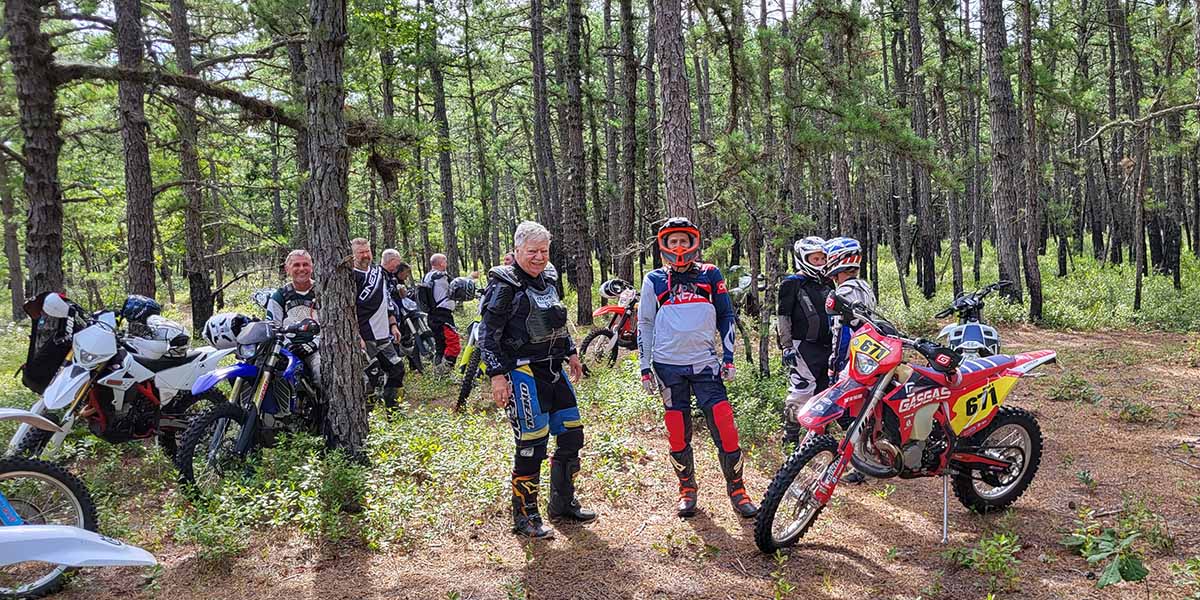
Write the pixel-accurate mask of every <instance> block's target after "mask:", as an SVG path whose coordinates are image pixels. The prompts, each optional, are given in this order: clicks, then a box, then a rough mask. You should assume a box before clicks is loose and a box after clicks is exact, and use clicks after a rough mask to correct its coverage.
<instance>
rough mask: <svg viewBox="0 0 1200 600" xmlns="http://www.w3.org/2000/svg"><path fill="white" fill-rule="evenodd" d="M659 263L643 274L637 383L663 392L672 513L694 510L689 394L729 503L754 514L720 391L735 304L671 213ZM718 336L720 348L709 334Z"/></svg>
mask: <svg viewBox="0 0 1200 600" xmlns="http://www.w3.org/2000/svg"><path fill="white" fill-rule="evenodd" d="M658 249H659V253H660V254H661V255H662V259H663V263H664V264H663V267H662V268H659V269H655V270H653V271H650V272H649V273H647V274H646V277H645V279H644V280H643V282H642V297H641V301H640V305H641V306H640V312H639V314H638V349H639V355H640V360H641V368H642V388H643V389H644V390H645V391H646V393H647V394H651V395H653V394H655V393H659V392H661V394H662V398H663V405H664V406H665V407H666V415H665V417H664V420H665V421H666V426H667V439H668V441H669V443H670V448H671V465H672V466H673V467H674V468H675V474H676V476H678V477H679V504H678V511H677V512H678V514H679V516H681V517H691V516H693V515H695V514H696V490H697V485H696V468H695V462H694V459H693V455H692V420H691V407H692V396H693V395H694V396H695V397H696V402H697V403H698V404H699V405H700V408H701V410H702V411H703V412H704V417H705V418H706V419H707V420H708V429H709V432H710V433H711V434H712V438H713V443H714V444H715V445H716V447H717V452H718V454H719V456H720V462H721V471H722V473H724V475H725V487H726V492H727V493H728V494H729V500H730V502H731V503H732V504H733V508H734V510H735V511H736V512H737V513H738V515H740V516H742V517H752V516H754V515H755V514H756V513H757V512H758V507H756V506H755V505H754V503H753V502H751V501H750V496H749V495H748V494H747V493H746V488H745V485H744V484H743V482H742V449H741V447H740V446H739V445H738V431H737V426H736V425H734V422H733V409H732V408H731V407H730V405H729V400H728V394H727V393H726V390H725V383H724V382H726V381H731V380H733V376H734V373H735V370H734V367H733V325H734V319H735V316H734V312H733V304H732V303H731V302H730V300H729V293H728V292H727V291H726V289H725V279H724V277H722V276H721V271H719V270H718V269H717V268H716V267H715V266H713V265H710V264H705V263H701V262H699V258H700V230H699V229H697V228H696V226H695V225H693V224H692V223H691V221H689V220H687V219H685V218H682V217H673V218H670V219H667V221H666V222H665V223H664V224H663V225H662V227H660V228H659V230H658ZM718 334H719V337H720V339H721V354H720V355H718V354H717V351H716V344H715V343H714V338H716V337H718Z"/></svg>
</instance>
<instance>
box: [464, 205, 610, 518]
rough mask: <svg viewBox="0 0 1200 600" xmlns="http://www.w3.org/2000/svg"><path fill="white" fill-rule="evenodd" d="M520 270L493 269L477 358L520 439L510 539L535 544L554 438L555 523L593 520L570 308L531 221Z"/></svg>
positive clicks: (516, 239)
mask: <svg viewBox="0 0 1200 600" xmlns="http://www.w3.org/2000/svg"><path fill="white" fill-rule="evenodd" d="M513 244H514V245H515V247H516V254H515V258H516V264H514V265H512V266H507V265H506V266H498V267H492V269H491V270H490V271H488V280H489V283H488V287H487V290H486V291H485V292H484V295H483V299H482V300H481V301H480V307H481V312H480V320H479V352H480V357H481V358H482V359H483V364H484V365H485V367H486V371H487V375H488V376H489V377H491V379H492V400H493V401H495V403H496V406H498V407H501V408H506V409H507V411H508V418H509V422H510V423H511V424H512V428H513V435H514V437H515V439H516V452H515V456H514V457H513V471H512V514H513V532H514V533H516V534H518V535H521V536H526V537H531V538H544V537H549V536H550V535H551V530H550V528H548V527H546V526H545V525H544V524H543V523H542V517H541V514H540V513H539V512H538V503H537V496H538V488H539V485H540V479H541V465H542V461H543V460H545V458H546V447H547V445H548V442H549V439H550V435H552V434H553V435H554V458H553V459H552V461H551V463H550V501H549V502H548V503H547V506H546V508H547V512H548V513H549V515H550V518H551V519H552V520H558V519H562V520H567V521H574V522H577V523H586V522H588V521H591V520H593V519H595V518H596V513H595V512H592V511H591V510H588V509H586V508H583V507H582V506H581V505H580V503H579V501H578V500H577V499H576V498H575V474H576V473H578V472H579V450H580V449H581V448H583V423H582V421H581V420H580V417H579V408H578V406H577V404H576V398H575V388H574V387H572V386H571V382H570V381H568V379H567V377H565V376H564V374H563V363H566V364H567V366H568V368H569V370H570V379H571V380H572V381H579V378H580V376H582V375H583V365H582V364H580V362H579V355H578V353H577V352H576V350H575V342H574V341H573V340H572V339H571V335H570V334H569V333H568V331H567V309H566V307H565V306H563V304H562V302H561V301H560V300H559V298H558V290H556V289H555V287H554V283H555V279H556V278H557V274H556V273H552V272H551V271H550V269H549V264H550V263H549V257H550V232H549V231H547V230H546V228H545V227H543V226H541V225H539V224H538V223H534V222H532V221H525V222H522V223H521V224H519V225H517V230H516V232H515V233H514V234H513Z"/></svg>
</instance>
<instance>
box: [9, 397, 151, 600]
mask: <svg viewBox="0 0 1200 600" xmlns="http://www.w3.org/2000/svg"><path fill="white" fill-rule="evenodd" d="M10 420H11V421H19V422H20V423H21V424H22V425H26V426H28V427H33V428H36V429H38V430H39V431H42V430H44V431H50V432H58V431H61V429H60V428H59V427H58V426H57V425H55V424H54V423H53V422H51V421H50V420H49V419H46V418H45V417H42V416H39V415H36V414H34V413H31V412H28V411H24V410H17V409H11V408H0V421H10ZM95 531H96V505H95V504H94V503H93V502H92V498H91V495H90V494H88V491H87V488H85V487H84V485H83V483H82V482H80V481H79V479H78V478H76V477H75V476H74V475H72V474H71V473H69V472H68V471H66V470H65V469H63V468H62V467H60V466H58V465H56V464H54V463H50V462H46V461H41V460H36V459H31V458H23V457H16V456H10V457H7V458H2V459H0V598H40V597H41V596H44V595H46V594H50V593H53V592H55V591H57V590H58V589H59V588H61V587H62V585H63V579H64V575H65V573H66V572H67V571H68V570H70V569H71V568H73V567H103V566H119V565H147V566H148V565H153V564H155V560H154V557H153V556H151V555H150V553H149V552H146V551H145V550H142V549H141V548H138V547H136V546H129V545H126V544H123V543H121V542H118V541H117V540H113V539H111V538H107V537H103V536H101V535H99V534H96V533H95Z"/></svg>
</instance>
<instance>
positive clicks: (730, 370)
mask: <svg viewBox="0 0 1200 600" xmlns="http://www.w3.org/2000/svg"><path fill="white" fill-rule="evenodd" d="M734 375H737V367H735V366H733V363H725V366H723V367H721V380H722V381H733V377H734Z"/></svg>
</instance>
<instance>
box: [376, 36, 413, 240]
mask: <svg viewBox="0 0 1200 600" xmlns="http://www.w3.org/2000/svg"><path fill="white" fill-rule="evenodd" d="M379 66H380V70H381V72H382V76H383V90H382V91H383V118H384V121H387V122H391V121H392V120H393V119H395V118H396V92H395V83H394V81H393V79H394V78H395V77H396V57H395V55H394V54H393V53H392V49H391V48H390V47H384V48H381V49H380V50H379ZM379 180H380V183H381V184H382V189H383V195H382V198H381V200H382V205H383V208H382V209H381V211H380V212H381V213H382V215H383V246H384V247H385V248H394V247H396V218H397V213H399V215H400V220H401V221H407V219H405V217H404V215H405V213H406V212H407V211H408V209H407V208H406V207H405V206H403V205H401V204H400V202H398V201H397V200H398V199H397V198H396V179H395V176H394V174H393V177H392V181H391V185H390V186H389V185H388V183H389V182H388V181H387V180H386V179H385V178H384V176H383V173H382V172H380V173H379Z"/></svg>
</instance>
